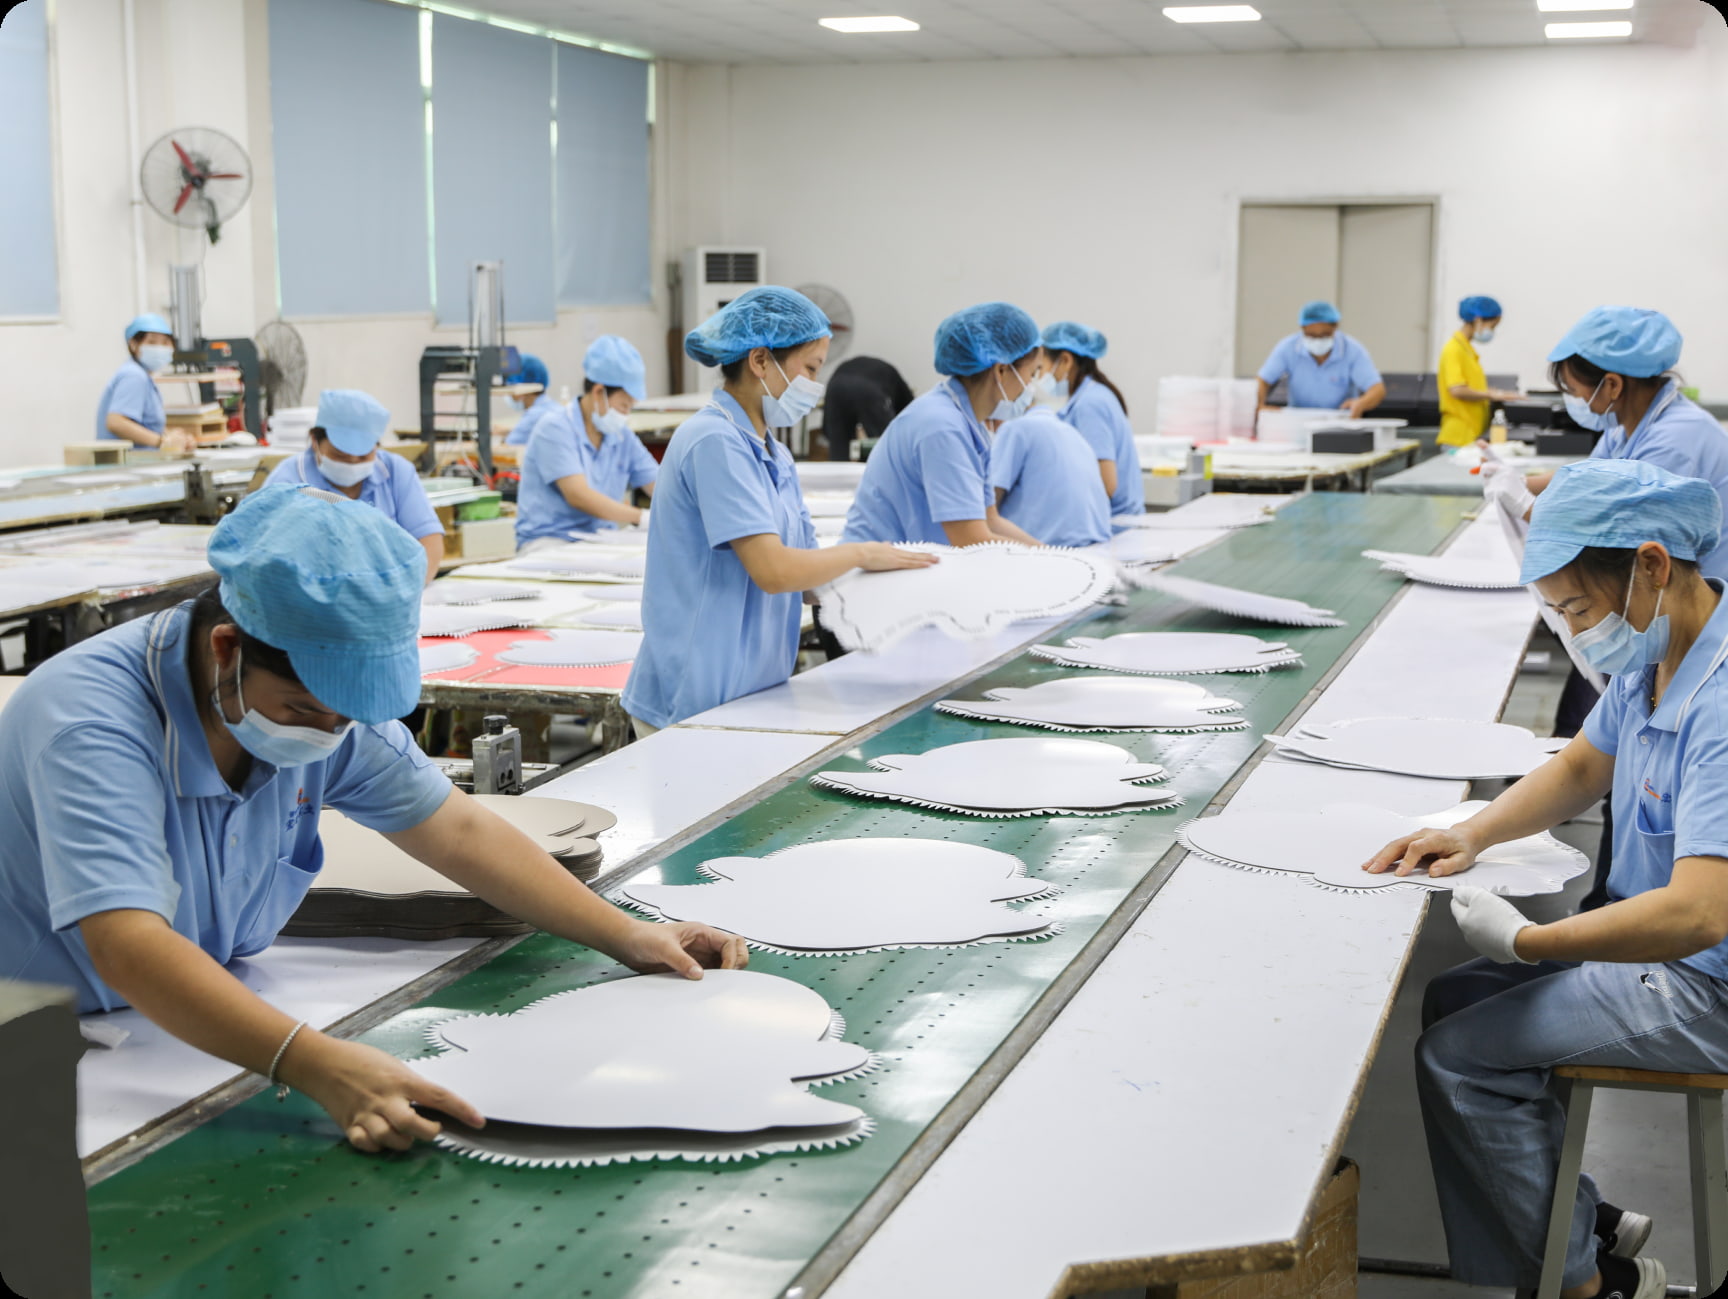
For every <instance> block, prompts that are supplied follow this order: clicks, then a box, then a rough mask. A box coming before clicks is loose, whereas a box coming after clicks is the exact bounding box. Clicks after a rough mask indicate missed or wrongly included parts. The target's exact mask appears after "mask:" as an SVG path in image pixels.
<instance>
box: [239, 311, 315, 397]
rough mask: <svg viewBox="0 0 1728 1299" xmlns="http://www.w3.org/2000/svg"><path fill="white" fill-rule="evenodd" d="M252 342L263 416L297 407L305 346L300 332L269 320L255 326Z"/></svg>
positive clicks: (301, 390) (303, 384) (302, 384)
mask: <svg viewBox="0 0 1728 1299" xmlns="http://www.w3.org/2000/svg"><path fill="white" fill-rule="evenodd" d="M252 341H253V342H254V343H256V344H257V345H258V380H259V382H260V383H261V384H263V385H264V411H265V414H267V415H273V414H275V413H276V412H277V411H279V410H288V409H290V408H292V407H295V406H298V405H299V404H300V400H301V397H302V395H303V394H304V392H305V388H306V344H305V343H303V342H301V341H300V331H299V330H297V329H295V328H294V326H292V325H290V324H289V323H288V322H287V321H285V320H272V321H271V322H270V323H269V324H267V325H261V326H259V329H258V332H257V334H255V335H254V336H253V338H252Z"/></svg>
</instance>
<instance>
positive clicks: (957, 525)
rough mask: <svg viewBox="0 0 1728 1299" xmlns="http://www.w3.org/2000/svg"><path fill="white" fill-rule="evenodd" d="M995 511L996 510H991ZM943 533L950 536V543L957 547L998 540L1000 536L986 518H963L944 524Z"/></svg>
mask: <svg viewBox="0 0 1728 1299" xmlns="http://www.w3.org/2000/svg"><path fill="white" fill-rule="evenodd" d="M991 513H992V514H994V513H995V511H994V510H992V511H991ZM942 535H943V536H944V537H946V538H948V544H949V545H950V546H954V547H956V548H959V547H962V546H977V545H982V544H983V543H984V542H986V541H997V540H999V538H998V537H997V535H996V533H995V532H994V531H993V530H992V529H991V527H990V524H989V522H988V521H986V520H984V519H961V520H959V521H957V522H948V523H944V524H943V525H942Z"/></svg>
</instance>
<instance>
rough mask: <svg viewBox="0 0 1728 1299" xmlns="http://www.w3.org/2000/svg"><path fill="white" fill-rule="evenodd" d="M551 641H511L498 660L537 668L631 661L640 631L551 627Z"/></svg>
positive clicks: (638, 649) (639, 646) (636, 651)
mask: <svg viewBox="0 0 1728 1299" xmlns="http://www.w3.org/2000/svg"><path fill="white" fill-rule="evenodd" d="M549 634H550V635H551V637H552V639H551V640H517V641H511V642H510V646H509V648H508V649H503V650H500V651H499V652H498V655H497V658H498V661H499V662H500V663H513V664H515V665H516V666H518V667H537V668H598V667H608V666H610V665H612V664H615V663H634V662H635V661H636V656H637V655H638V654H640V653H641V652H642V633H641V632H639V631H586V630H583V629H581V628H565V627H555V628H552V629H550V631H549Z"/></svg>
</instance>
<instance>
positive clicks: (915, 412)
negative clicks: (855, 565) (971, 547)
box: [840, 379, 995, 545]
mask: <svg viewBox="0 0 1728 1299" xmlns="http://www.w3.org/2000/svg"><path fill="white" fill-rule="evenodd" d="M989 479H990V435H989V433H987V432H986V431H985V429H984V425H983V424H982V423H980V422H979V420H978V417H977V416H976V415H975V414H973V412H972V399H971V398H970V397H968V396H967V395H966V389H965V388H963V387H961V385H960V381H959V380H958V379H944V380H943V381H942V382H941V383H939V384H937V385H936V386H935V387H934V388H932V389H931V390H930V391H929V392H927V393H925V394H924V395H923V396H922V397H918V398H916V399H915V400H914V401H913V402H912V404H911V405H910V406H908V407H907V408H906V409H905V410H903V411H901V412H900V413H899V414H898V415H896V416H895V417H894V420H893V422H892V423H890V424H889V425H888V427H887V429H886V430H884V432H883V434H882V440H881V441H880V442H878V443H877V444H876V449H875V450H874V451H872V452H871V453H870V459H868V460H867V461H865V462H864V476H863V477H862V478H861V479H860V480H859V482H858V495H857V496H856V497H855V498H853V501H852V508H851V509H850V510H848V511H847V512H846V530H845V531H844V532H843V533H842V534H841V536H840V539H841V540H842V541H933V542H936V543H938V544H940V545H947V544H948V534H947V533H945V532H943V531H942V525H943V524H944V523H964V522H965V521H967V520H968V519H982V518H983V517H984V512H985V510H986V509H988V508H989V507H990V506H991V505H993V504H994V503H995V496H994V495H993V494H992V493H991V491H990V482H989Z"/></svg>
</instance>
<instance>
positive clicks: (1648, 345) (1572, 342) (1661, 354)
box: [1548, 307, 1681, 379]
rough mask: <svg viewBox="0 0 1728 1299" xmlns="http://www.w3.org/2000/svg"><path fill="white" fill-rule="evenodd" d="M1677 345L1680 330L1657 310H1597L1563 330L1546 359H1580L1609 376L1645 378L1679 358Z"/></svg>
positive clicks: (1671, 364)
mask: <svg viewBox="0 0 1728 1299" xmlns="http://www.w3.org/2000/svg"><path fill="white" fill-rule="evenodd" d="M1680 342H1681V339H1680V331H1679V330H1678V329H1675V328H1674V322H1673V321H1671V320H1669V319H1668V317H1667V316H1664V315H1663V314H1662V313H1661V312H1660V311H1646V310H1644V309H1643V308H1641V307H1597V308H1596V309H1595V310H1594V311H1590V312H1587V313H1586V314H1585V316H1584V318H1583V319H1582V320H1580V321H1579V322H1578V323H1577V324H1576V325H1573V326H1572V328H1571V329H1568V330H1567V331H1566V336H1565V337H1564V338H1562V339H1561V340H1560V341H1559V342H1558V343H1556V344H1554V350H1553V351H1552V352H1550V353H1548V359H1549V360H1550V361H1564V360H1565V359H1566V358H1567V357H1570V356H1581V357H1583V358H1584V359H1585V360H1586V361H1588V362H1590V364H1591V365H1594V366H1596V367H1597V368H1598V369H1602V370H1607V371H1608V372H1609V373H1610V374H1625V375H1630V376H1631V377H1632V378H1634V379H1649V378H1651V377H1653V376H1655V375H1658V374H1661V373H1662V372H1663V371H1664V370H1667V369H1669V368H1671V367H1672V366H1673V364H1674V363H1675V362H1676V361H1678V360H1679V359H1680Z"/></svg>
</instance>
